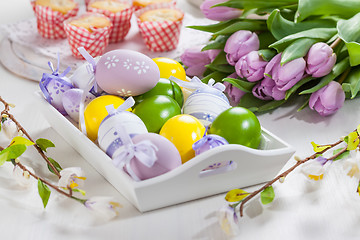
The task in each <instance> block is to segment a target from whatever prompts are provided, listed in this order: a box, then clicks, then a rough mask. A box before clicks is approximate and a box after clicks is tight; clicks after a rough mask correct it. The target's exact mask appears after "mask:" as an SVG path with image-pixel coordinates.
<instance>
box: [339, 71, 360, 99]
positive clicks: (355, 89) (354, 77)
mask: <svg viewBox="0 0 360 240" xmlns="http://www.w3.org/2000/svg"><path fill="white" fill-rule="evenodd" d="M346 84H348V86H349V87H350V88H349V90H350V91H349V92H350V93H351V96H350V98H351V99H354V98H355V97H356V96H357V94H358V93H359V90H360V66H357V67H353V68H351V70H350V72H349V75H348V76H347V78H346V79H345V80H344V82H343V86H344V85H345V86H346ZM345 88H346V87H345ZM343 89H344V87H343ZM344 91H345V89H344Z"/></svg>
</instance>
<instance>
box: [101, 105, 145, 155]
mask: <svg viewBox="0 0 360 240" xmlns="http://www.w3.org/2000/svg"><path fill="white" fill-rule="evenodd" d="M147 132H148V131H147V129H146V126H145V124H144V123H143V121H142V120H141V119H140V118H139V117H138V116H136V115H135V114H134V113H131V112H127V111H119V112H117V111H115V112H114V113H112V114H109V115H108V116H106V117H105V118H104V120H103V121H102V122H101V124H100V126H99V131H98V144H99V146H100V148H101V149H102V150H103V151H104V152H106V154H107V155H109V156H110V157H113V156H114V155H116V154H117V150H119V148H120V147H121V146H122V145H123V144H124V143H126V141H127V139H128V137H129V136H130V138H132V137H134V136H135V135H137V134H143V133H147Z"/></svg>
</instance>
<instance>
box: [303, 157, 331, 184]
mask: <svg viewBox="0 0 360 240" xmlns="http://www.w3.org/2000/svg"><path fill="white" fill-rule="evenodd" d="M327 162H328V160H327V159H326V158H324V157H321V156H320V157H318V158H316V159H314V160H310V161H307V162H306V163H304V164H303V165H302V168H301V172H302V173H303V174H304V175H305V176H306V177H307V178H308V179H310V180H314V181H319V180H321V179H323V177H324V173H325V170H326V168H327V166H328V164H327Z"/></svg>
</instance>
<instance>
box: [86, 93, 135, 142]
mask: <svg viewBox="0 0 360 240" xmlns="http://www.w3.org/2000/svg"><path fill="white" fill-rule="evenodd" d="M123 103H124V99H122V98H121V97H118V96H114V95H103V96H100V97H97V98H95V99H93V100H92V101H91V102H90V103H89V104H88V105H87V106H86V108H85V111H84V120H85V126H86V133H87V136H88V138H90V139H91V140H92V141H95V140H96V138H97V136H98V130H99V126H100V123H101V122H102V120H103V119H104V118H105V117H106V116H107V115H108V112H107V110H106V106H108V105H114V107H115V108H117V107H119V106H120V105H121V104H123ZM129 110H130V111H131V109H129Z"/></svg>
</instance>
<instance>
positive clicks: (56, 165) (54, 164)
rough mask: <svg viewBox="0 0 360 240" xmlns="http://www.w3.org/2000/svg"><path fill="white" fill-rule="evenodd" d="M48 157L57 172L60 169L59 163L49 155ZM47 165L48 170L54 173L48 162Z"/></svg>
mask: <svg viewBox="0 0 360 240" xmlns="http://www.w3.org/2000/svg"><path fill="white" fill-rule="evenodd" d="M48 159H49V161H50V162H51V163H52V165H53V166H54V167H55V169H56V170H57V171H58V172H60V171H61V170H62V167H61V166H60V164H59V163H58V162H57V161H55V160H54V159H52V158H50V157H48ZM47 166H48V169H49V171H50V172H52V173H54V174H55V172H54V170H53V169H52V168H51V167H50V165H49V164H48V165H47Z"/></svg>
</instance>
